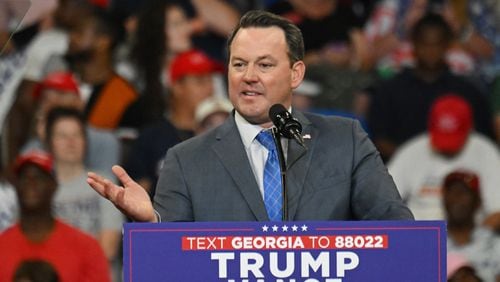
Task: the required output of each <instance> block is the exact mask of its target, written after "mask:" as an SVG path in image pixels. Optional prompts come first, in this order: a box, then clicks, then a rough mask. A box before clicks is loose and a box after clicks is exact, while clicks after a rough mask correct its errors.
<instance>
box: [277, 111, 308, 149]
mask: <svg viewBox="0 0 500 282" xmlns="http://www.w3.org/2000/svg"><path fill="white" fill-rule="evenodd" d="M269 118H270V119H271V121H272V122H273V124H274V125H275V126H276V128H278V131H279V133H280V134H281V135H283V136H284V137H286V138H288V139H294V140H295V141H296V142H297V143H298V144H299V145H301V146H302V147H304V148H305V147H306V146H305V144H304V139H303V138H302V135H301V133H302V125H301V124H300V122H299V121H298V120H297V119H296V118H294V117H293V116H292V115H291V114H290V113H289V112H288V111H287V110H286V109H285V107H284V106H283V105H281V104H274V105H273V106H271V108H270V109H269Z"/></svg>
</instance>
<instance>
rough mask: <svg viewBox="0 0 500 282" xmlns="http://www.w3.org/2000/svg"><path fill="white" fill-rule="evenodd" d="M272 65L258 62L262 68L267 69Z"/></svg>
mask: <svg viewBox="0 0 500 282" xmlns="http://www.w3.org/2000/svg"><path fill="white" fill-rule="evenodd" d="M272 66H273V65H272V64H267V63H262V64H260V67H261V68H263V69H268V68H270V67H272Z"/></svg>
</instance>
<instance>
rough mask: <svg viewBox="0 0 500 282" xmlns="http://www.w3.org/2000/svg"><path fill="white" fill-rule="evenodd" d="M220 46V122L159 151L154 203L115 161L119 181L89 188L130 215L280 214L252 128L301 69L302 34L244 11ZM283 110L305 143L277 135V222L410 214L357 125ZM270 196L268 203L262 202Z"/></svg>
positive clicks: (285, 95) (263, 121)
mask: <svg viewBox="0 0 500 282" xmlns="http://www.w3.org/2000/svg"><path fill="white" fill-rule="evenodd" d="M228 47H229V48H228V51H229V56H228V58H229V64H228V83H229V85H228V89H229V98H230V100H231V103H232V104H233V106H234V108H235V111H234V113H233V114H232V115H231V116H230V117H229V118H228V119H227V121H226V122H225V123H224V124H222V125H221V126H220V127H217V128H215V129H214V130H211V131H209V132H207V133H206V134H202V135H200V136H197V137H194V138H191V139H189V140H187V141H185V142H183V143H181V144H178V145H176V146H175V147H173V148H171V149H170V150H169V151H168V152H167V156H166V159H165V162H164V164H163V168H162V170H161V172H160V178H159V181H158V185H157V190H156V194H155V197H154V207H153V205H152V204H151V202H150V200H149V198H148V195H147V193H146V191H145V190H144V189H142V188H141V187H140V186H139V185H138V184H137V183H136V182H135V181H133V180H132V179H131V178H130V177H129V176H128V174H127V173H126V172H125V171H124V170H123V169H122V168H121V167H119V166H114V167H113V171H114V173H115V174H116V176H117V177H118V179H119V180H120V181H121V182H122V184H123V187H120V186H117V185H115V184H113V183H111V181H109V180H108V179H105V178H103V177H102V176H100V175H98V174H95V173H89V178H88V179H87V181H88V183H89V184H90V186H91V187H92V188H93V189H94V190H96V191H97V192H98V193H99V194H101V195H102V196H104V197H106V198H108V199H109V200H110V201H112V202H113V203H114V204H115V205H116V206H117V207H118V208H119V209H120V210H121V211H122V212H124V213H126V214H127V216H129V217H131V218H133V219H134V220H136V221H149V222H156V221H161V220H163V221H255V220H258V221H267V220H280V218H279V215H281V214H283V207H282V206H280V202H281V201H280V200H279V199H278V200H277V199H270V198H273V197H272V195H271V197H270V196H269V193H268V191H267V189H268V188H270V185H269V183H270V182H269V181H268V180H267V176H266V175H265V174H264V170H267V169H268V168H267V164H266V162H267V161H266V160H267V155H268V151H270V153H269V154H270V155H273V154H274V151H275V149H272V148H270V149H267V148H266V147H264V146H263V145H261V142H262V143H266V142H265V141H263V140H262V139H261V136H262V135H265V133H261V131H263V130H265V129H269V128H271V127H272V125H273V123H272V122H271V119H270V118H269V116H268V112H269V108H270V107H271V106H272V105H274V104H282V105H283V106H284V107H285V108H288V109H290V108H291V100H292V90H293V89H295V88H297V87H298V86H299V84H300V83H301V82H302V79H303V77H304V73H305V64H304V62H303V61H302V58H303V56H304V47H303V39H302V35H301V33H300V30H299V29H298V28H297V27H296V26H295V25H293V24H291V23H290V22H288V21H287V20H285V19H283V18H281V17H278V16H276V15H273V14H271V13H268V12H265V11H250V12H248V13H246V14H245V15H244V16H243V17H242V18H241V20H240V23H239V25H238V26H237V27H236V29H235V31H234V32H233V34H232V35H231V36H230V38H229V40H228ZM293 114H294V117H296V118H297V119H298V120H299V121H300V123H301V124H302V126H303V128H304V130H303V134H304V139H305V148H304V147H302V146H301V145H299V144H298V143H297V142H294V141H289V142H288V140H283V141H286V142H284V144H283V145H284V147H285V148H284V150H283V151H284V152H286V162H287V175H286V181H287V194H288V197H287V201H286V203H287V206H288V217H286V218H285V220H379V219H380V220H382V219H386V220H390V219H393V220H405V219H406V220H410V219H413V215H412V214H411V212H410V211H409V210H408V208H407V207H406V206H405V205H404V204H403V202H402V200H401V197H400V196H399V194H398V192H397V189H396V186H395V185H394V182H393V181H392V179H391V177H390V175H389V174H388V172H387V169H386V168H385V166H384V165H383V163H382V160H381V159H380V157H379V153H378V152H377V150H376V149H375V147H374V146H373V144H372V143H371V141H370V140H369V139H368V136H367V134H366V133H365V132H364V131H362V129H361V127H360V125H359V123H358V122H356V121H353V120H350V119H344V118H339V117H324V116H319V115H313V114H305V113H301V112H296V111H294V112H293ZM259 140H260V141H259ZM271 143H272V142H271ZM306 148H307V149H306ZM270 159H271V158H270ZM278 182H279V181H278ZM280 185H281V183H279V185H278V186H280ZM275 189H276V188H275ZM280 189H281V188H279V189H277V191H276V194H277V196H278V197H277V198H279V197H281V194H280V193H281V190H280ZM274 196H276V195H274ZM273 200H274V201H275V202H276V203H278V207H277V208H276V207H274V208H270V207H269V206H270V205H268V203H269V202H272V201H273ZM155 211H157V212H158V214H155ZM158 215H160V218H159V217H158Z"/></svg>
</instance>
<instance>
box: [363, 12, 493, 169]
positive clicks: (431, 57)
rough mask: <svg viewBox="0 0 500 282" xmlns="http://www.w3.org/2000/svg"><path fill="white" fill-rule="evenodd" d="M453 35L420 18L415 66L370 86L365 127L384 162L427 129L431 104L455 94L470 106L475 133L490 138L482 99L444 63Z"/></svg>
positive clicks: (430, 17) (432, 17)
mask: <svg viewBox="0 0 500 282" xmlns="http://www.w3.org/2000/svg"><path fill="white" fill-rule="evenodd" d="M451 39H452V31H451V29H450V27H449V25H448V24H447V23H446V22H445V20H444V19H443V18H442V17H441V16H439V15H436V14H427V15H425V16H424V17H423V18H421V19H420V20H419V21H418V22H417V23H416V24H415V27H414V29H413V31H412V41H413V45H414V48H415V56H416V60H417V61H416V66H415V67H414V68H408V69H405V70H404V71H402V72H401V73H400V74H398V75H396V76H395V77H394V78H392V79H389V80H386V81H384V82H382V83H381V84H380V85H378V86H375V87H373V89H372V91H371V94H372V95H371V105H370V110H369V114H368V123H369V127H370V130H371V132H372V136H373V140H374V143H375V145H376V146H377V147H378V149H379V151H380V154H381V155H382V157H383V158H384V159H385V160H388V159H389V158H390V157H391V156H392V154H393V153H394V151H395V150H396V148H397V147H398V146H399V145H401V144H402V143H403V142H405V141H407V140H409V139H410V138H411V137H413V136H415V135H417V134H419V133H422V132H424V131H425V129H426V121H427V116H428V112H429V108H430V105H431V104H432V102H433V101H434V100H435V99H436V98H437V97H439V96H442V95H445V94H449V93H454V94H457V95H460V96H462V97H464V98H465V99H466V100H467V101H468V102H469V103H470V105H471V106H472V109H473V116H474V126H475V129H476V130H477V131H478V132H480V133H483V134H485V135H486V136H488V137H492V136H493V117H492V115H491V111H490V108H489V106H488V103H487V100H486V98H485V95H483V93H481V92H480V91H479V90H478V89H477V88H476V87H474V85H472V84H471V83H469V82H467V80H466V79H465V78H463V77H459V76H456V75H454V74H452V73H451V72H450V71H449V69H448V67H447V65H446V63H445V60H444V58H445V57H444V55H445V52H446V50H447V48H448V46H449V44H450V42H451Z"/></svg>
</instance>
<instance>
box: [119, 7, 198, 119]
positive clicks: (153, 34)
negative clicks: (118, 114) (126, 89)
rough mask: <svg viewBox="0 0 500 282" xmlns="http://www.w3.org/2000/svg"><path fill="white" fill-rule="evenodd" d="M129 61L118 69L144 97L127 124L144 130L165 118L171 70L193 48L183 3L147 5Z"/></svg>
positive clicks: (127, 116) (140, 98)
mask: <svg viewBox="0 0 500 282" xmlns="http://www.w3.org/2000/svg"><path fill="white" fill-rule="evenodd" d="M131 41H132V42H131V46H130V54H129V56H128V57H129V58H128V60H125V61H123V62H121V63H120V64H118V66H117V70H118V72H119V73H120V74H123V75H124V76H125V77H126V78H127V79H128V80H129V81H131V82H132V83H133V84H134V85H135V86H136V88H137V89H138V91H139V93H141V96H140V97H139V99H138V100H137V101H136V102H135V103H134V104H132V106H131V108H130V109H129V110H128V111H127V113H126V114H125V117H124V118H125V119H127V120H126V121H124V122H125V123H127V124H129V125H131V126H133V127H135V128H139V129H140V128H142V127H144V126H147V125H150V124H151V123H154V122H156V121H159V120H161V119H162V118H163V115H164V113H165V96H166V93H165V92H166V91H165V90H166V88H167V86H168V84H169V82H168V79H165V76H164V75H163V74H164V73H165V72H166V71H168V69H169V66H170V64H171V62H172V59H173V57H175V55H177V54H179V53H181V52H185V51H188V50H190V49H191V48H192V42H191V29H190V27H189V22H188V19H187V17H186V15H185V13H184V11H183V9H182V7H181V6H180V4H179V3H176V2H173V1H164V0H152V1H149V3H146V4H144V6H143V7H142V10H141V11H140V12H139V15H138V18H137V27H136V28H135V32H134V35H133V38H132V39H131Z"/></svg>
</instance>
